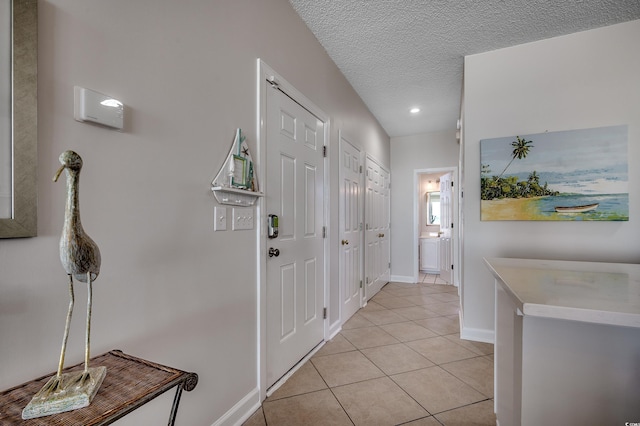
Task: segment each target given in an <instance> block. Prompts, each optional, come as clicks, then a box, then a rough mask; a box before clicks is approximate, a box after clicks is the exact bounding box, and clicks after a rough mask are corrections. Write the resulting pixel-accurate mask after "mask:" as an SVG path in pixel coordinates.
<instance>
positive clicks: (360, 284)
mask: <svg viewBox="0 0 640 426" xmlns="http://www.w3.org/2000/svg"><path fill="white" fill-rule="evenodd" d="M360 288H362V280H360Z"/></svg>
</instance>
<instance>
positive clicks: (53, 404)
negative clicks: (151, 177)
mask: <svg viewBox="0 0 640 426" xmlns="http://www.w3.org/2000/svg"><path fill="white" fill-rule="evenodd" d="M60 163H61V164H62V166H61V167H60V168H59V169H58V171H57V172H56V175H55V177H54V178H53V180H54V181H55V182H57V180H58V178H59V177H60V175H61V174H62V172H63V171H64V170H66V172H67V173H66V174H67V199H66V205H65V215H64V226H63V229H62V236H61V237H60V261H61V262H62V266H63V267H64V269H65V271H66V272H67V275H68V277H69V295H70V301H69V309H68V312H67V320H66V324H65V329H64V337H63V339H62V349H61V350H60V362H59V364H58V371H57V373H56V375H55V376H54V377H52V378H51V379H50V380H49V381H48V382H47V383H46V384H45V386H44V387H43V388H42V389H41V390H40V391H39V392H38V393H37V394H36V395H35V396H34V398H33V400H32V402H31V403H30V405H31V404H34V405H35V408H32V409H31V410H28V408H29V406H27V408H25V410H24V411H23V418H33V417H40V416H42V415H48V414H53V413H56V412H62V411H69V410H73V409H76V408H81V407H83V406H87V405H89V403H90V402H91V399H92V398H93V396H94V395H95V393H96V392H97V388H98V387H99V386H100V384H101V383H102V380H103V379H104V375H105V374H106V368H105V367H97V368H92V369H89V358H90V334H91V305H92V285H93V282H94V281H95V280H96V278H97V277H98V274H99V273H100V250H99V249H98V245H97V244H96V243H95V242H94V241H93V240H92V239H91V237H89V236H88V235H87V233H86V232H85V231H84V229H83V228H82V223H81V222H80V203H79V193H78V185H79V182H80V170H81V169H82V158H81V157H80V156H79V155H78V154H76V153H75V152H73V151H65V152H63V153H62V154H61V155H60ZM74 278H75V279H76V280H77V281H81V282H86V283H87V288H88V291H87V294H88V297H87V322H86V340H85V359H84V371H83V372H81V373H80V374H77V373H66V374H64V375H63V374H62V370H63V368H64V357H65V352H66V347H67V340H68V337H69V328H70V324H71V316H72V314H73V304H74V293H73V280H74ZM25 411H26V412H27V414H26V415H27V416H28V417H25Z"/></svg>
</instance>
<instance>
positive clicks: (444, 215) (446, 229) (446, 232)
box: [440, 173, 453, 284]
mask: <svg viewBox="0 0 640 426" xmlns="http://www.w3.org/2000/svg"><path fill="white" fill-rule="evenodd" d="M452 176H453V175H452V174H451V173H447V174H445V175H443V176H440V231H441V232H442V233H443V234H442V238H441V239H440V279H442V280H443V281H446V282H448V283H450V284H453V277H452V272H453V238H452V233H453V190H452V188H453V187H452V182H453V178H452Z"/></svg>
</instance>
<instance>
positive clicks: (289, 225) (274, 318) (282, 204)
mask: <svg viewBox="0 0 640 426" xmlns="http://www.w3.org/2000/svg"><path fill="white" fill-rule="evenodd" d="M266 128H267V133H266V135H267V136H266V162H267V163H266V190H265V204H266V214H267V215H268V214H273V215H277V216H278V227H279V228H278V236H277V237H276V238H267V239H266V247H265V249H266V254H267V256H268V257H267V259H266V299H267V306H266V311H267V312H266V317H267V319H266V321H267V327H266V346H267V349H266V370H267V388H269V387H270V386H271V385H273V384H274V383H275V382H276V381H277V380H278V379H279V378H280V377H282V376H283V375H284V374H285V373H286V372H287V371H288V370H289V369H291V368H292V367H293V366H295V365H296V364H297V363H298V361H300V360H301V359H302V358H304V356H305V355H306V354H307V353H309V351H311V350H312V349H313V348H314V347H315V346H316V345H318V344H319V343H320V342H322V340H323V338H324V319H323V307H324V239H323V233H322V230H323V226H324V213H323V211H324V205H323V202H324V201H323V200H324V158H323V145H324V123H323V122H322V121H321V120H319V119H318V118H316V117H315V116H314V115H313V114H311V113H310V112H309V111H307V110H306V109H304V108H303V107H302V106H300V105H299V104H298V103H296V102H295V101H293V100H292V99H291V98H289V97H288V96H287V95H285V94H283V93H282V92H281V91H280V90H278V89H277V88H268V89H267V122H266ZM269 253H271V254H269Z"/></svg>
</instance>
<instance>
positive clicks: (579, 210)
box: [555, 203, 600, 213]
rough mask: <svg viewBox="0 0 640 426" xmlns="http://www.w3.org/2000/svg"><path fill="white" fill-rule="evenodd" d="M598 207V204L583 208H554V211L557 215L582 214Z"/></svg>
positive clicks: (586, 205) (587, 205)
mask: <svg viewBox="0 0 640 426" xmlns="http://www.w3.org/2000/svg"><path fill="white" fill-rule="evenodd" d="M599 205H600V203H594V204H585V205H583V206H566V207H560V206H556V207H555V210H556V212H557V213H584V212H589V211H591V210H595V209H597V208H598V206H599Z"/></svg>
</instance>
